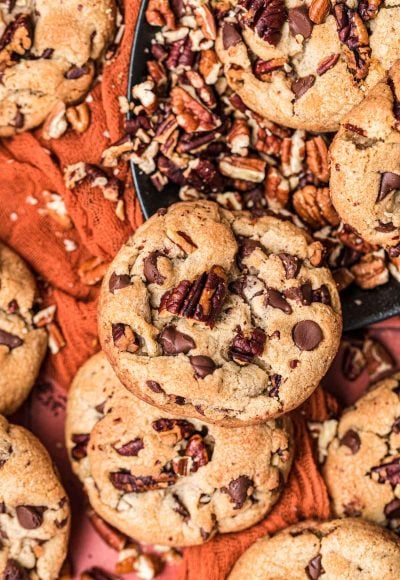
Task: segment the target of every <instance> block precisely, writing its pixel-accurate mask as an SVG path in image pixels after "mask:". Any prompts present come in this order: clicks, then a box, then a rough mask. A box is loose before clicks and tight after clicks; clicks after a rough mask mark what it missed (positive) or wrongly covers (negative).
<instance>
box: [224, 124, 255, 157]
mask: <svg viewBox="0 0 400 580" xmlns="http://www.w3.org/2000/svg"><path fill="white" fill-rule="evenodd" d="M226 142H227V143H228V147H229V148H230V150H231V152H232V153H233V154H234V155H240V156H241V157H246V155H247V153H248V150H249V146H250V128H249V126H248V124H247V122H246V121H245V120H244V119H235V121H234V122H233V125H232V127H231V129H230V131H229V133H228V134H227V136H226Z"/></svg>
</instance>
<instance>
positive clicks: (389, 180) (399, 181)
mask: <svg viewBox="0 0 400 580" xmlns="http://www.w3.org/2000/svg"><path fill="white" fill-rule="evenodd" d="M397 189H400V175H397V174H396V173H390V172H386V173H382V177H381V184H380V186H379V193H378V197H377V200H376V201H377V202H379V201H382V200H383V199H385V197H386V196H387V195H389V193H391V192H392V191H395V190H397Z"/></svg>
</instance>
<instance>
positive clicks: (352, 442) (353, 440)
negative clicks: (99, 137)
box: [340, 429, 361, 455]
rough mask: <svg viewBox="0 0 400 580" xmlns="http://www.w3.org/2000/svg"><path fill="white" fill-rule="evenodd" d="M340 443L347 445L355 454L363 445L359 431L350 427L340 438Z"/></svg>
mask: <svg viewBox="0 0 400 580" xmlns="http://www.w3.org/2000/svg"><path fill="white" fill-rule="evenodd" d="M340 445H345V446H346V447H348V448H349V449H350V451H351V452H352V454H353V455H355V454H356V453H357V451H358V450H359V449H360V446H361V439H360V436H359V434H358V433H357V431H354V430H353V429H349V430H348V431H346V433H345V434H344V435H343V437H342V438H341V439H340Z"/></svg>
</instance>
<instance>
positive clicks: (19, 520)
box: [0, 416, 70, 580]
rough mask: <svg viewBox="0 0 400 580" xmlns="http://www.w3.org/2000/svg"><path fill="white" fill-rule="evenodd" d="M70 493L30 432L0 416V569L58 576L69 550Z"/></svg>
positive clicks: (40, 578)
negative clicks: (64, 487) (67, 493)
mask: <svg viewBox="0 0 400 580" xmlns="http://www.w3.org/2000/svg"><path fill="white" fill-rule="evenodd" d="M69 528H70V508H69V502H68V498H67V496H66V494H65V491H64V489H63V487H62V485H61V483H60V481H59V479H58V475H57V474H56V472H55V470H54V467H53V464H52V462H51V459H50V457H49V455H48V453H47V451H46V450H45V449H44V447H43V446H42V444H41V443H40V442H39V441H38V439H36V437H35V436H34V435H32V433H30V432H29V431H27V430H26V429H24V428H22V427H19V426H17V425H11V424H10V423H8V422H7V420H6V419H5V418H4V417H1V416H0V530H1V544H0V575H1V577H2V578H5V579H10V580H11V579H18V580H29V579H32V580H56V578H58V577H59V575H58V574H59V571H60V568H61V566H62V564H63V561H64V559H65V557H66V555H67V544H68V536H69Z"/></svg>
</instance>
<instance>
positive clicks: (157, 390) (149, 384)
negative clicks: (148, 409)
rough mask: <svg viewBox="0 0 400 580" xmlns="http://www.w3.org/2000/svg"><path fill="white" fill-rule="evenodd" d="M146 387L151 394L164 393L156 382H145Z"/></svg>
mask: <svg viewBox="0 0 400 580" xmlns="http://www.w3.org/2000/svg"><path fill="white" fill-rule="evenodd" d="M146 386H147V387H149V389H151V390H152V391H153V393H165V391H164V389H163V388H162V387H161V385H160V383H157V382H156V381H146Z"/></svg>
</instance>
